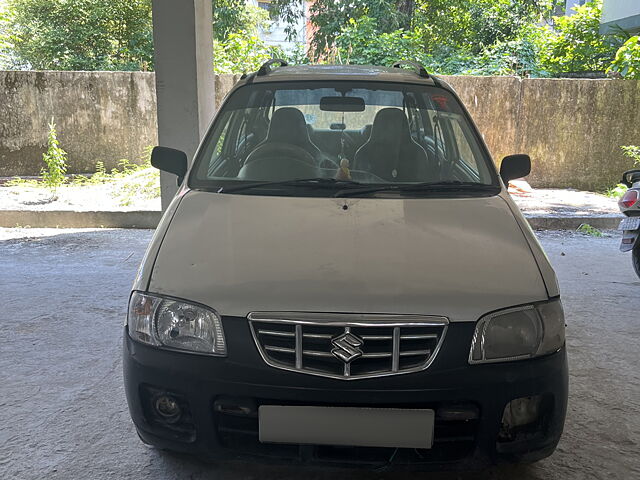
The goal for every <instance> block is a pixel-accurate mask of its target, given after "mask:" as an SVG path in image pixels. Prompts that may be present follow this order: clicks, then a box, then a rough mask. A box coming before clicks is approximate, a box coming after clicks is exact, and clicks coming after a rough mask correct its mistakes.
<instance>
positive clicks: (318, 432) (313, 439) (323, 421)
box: [258, 405, 435, 448]
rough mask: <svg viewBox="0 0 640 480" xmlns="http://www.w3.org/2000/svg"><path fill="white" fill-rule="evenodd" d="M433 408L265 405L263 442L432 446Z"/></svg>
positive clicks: (260, 416)
mask: <svg viewBox="0 0 640 480" xmlns="http://www.w3.org/2000/svg"><path fill="white" fill-rule="evenodd" d="M434 417H435V415H434V411H433V410H411V409H395V408H350V407H304V406H302V407H298V406H294V407H292V406H279V405H263V406H261V407H260V408H259V409H258V421H259V426H260V441H261V442H263V443H296V444H306V445H341V446H353V447H394V448H431V446H432V444H433V424H434Z"/></svg>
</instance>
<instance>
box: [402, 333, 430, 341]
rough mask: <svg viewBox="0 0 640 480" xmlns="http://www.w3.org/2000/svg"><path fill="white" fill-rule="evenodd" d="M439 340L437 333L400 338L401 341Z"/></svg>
mask: <svg viewBox="0 0 640 480" xmlns="http://www.w3.org/2000/svg"><path fill="white" fill-rule="evenodd" d="M434 338H438V335H437V334H435V333H428V334H425V335H402V336H400V340H428V339H434Z"/></svg>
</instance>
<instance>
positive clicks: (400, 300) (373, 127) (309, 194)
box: [124, 61, 568, 468]
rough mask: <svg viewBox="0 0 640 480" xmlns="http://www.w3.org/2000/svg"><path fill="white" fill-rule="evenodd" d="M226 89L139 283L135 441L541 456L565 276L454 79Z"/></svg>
mask: <svg viewBox="0 0 640 480" xmlns="http://www.w3.org/2000/svg"><path fill="white" fill-rule="evenodd" d="M274 63H275V61H272V62H269V63H268V64H266V65H264V66H263V68H261V69H260V71H259V72H257V73H254V74H251V75H248V76H245V77H244V78H243V79H242V80H241V81H239V82H238V84H237V85H236V86H235V87H234V88H233V90H232V91H231V92H230V93H229V95H228V96H227V98H226V100H225V102H224V104H223V105H222V107H221V108H220V109H219V111H218V113H217V115H216V116H215V119H214V121H213V123H212V125H211V127H210V129H209V131H208V133H207V134H206V136H205V138H204V140H203V141H202V144H201V145H200V148H199V150H198V152H197V153H196V155H195V158H194V159H193V162H192V163H191V164H190V166H188V162H187V158H186V156H185V154H184V153H182V152H178V151H176V150H172V149H170V148H165V147H156V149H155V150H154V153H153V163H154V165H155V166H157V167H158V168H160V169H162V170H165V171H168V172H172V173H175V174H176V175H177V176H178V180H179V183H180V187H179V191H178V193H177V195H176V196H175V198H174V199H173V202H172V203H171V205H170V207H169V208H168V210H167V211H166V212H165V214H164V216H163V218H162V221H161V223H160V225H159V227H158V229H157V231H156V233H155V236H154V238H153V241H152V242H151V245H150V246H149V249H148V251H147V253H146V256H145V258H144V261H143V263H142V266H141V268H140V271H139V274H138V276H137V278H136V280H135V283H134V286H133V291H132V294H131V299H130V305H129V313H128V319H127V324H126V328H125V334H124V345H125V348H124V377H125V385H126V392H127V397H128V402H129V408H130V411H131V417H132V419H133V421H134V423H135V426H136V428H137V430H138V433H139V435H140V437H141V438H142V440H143V441H144V442H147V443H149V444H152V445H155V446H158V447H160V448H166V449H171V450H177V451H183V452H190V453H194V454H200V455H206V456H210V457H213V458H217V459H232V458H244V457H248V458H256V457H262V458H267V459H268V458H271V459H276V460H285V461H287V462H291V461H300V462H306V463H309V462H318V463H334V464H346V465H353V464H358V465H365V466H379V465H389V464H393V465H402V464H405V465H410V466H413V467H426V468H432V467H436V468H441V467H444V468H472V467H478V466H483V465H487V464H490V463H495V462H499V461H533V460H537V459H540V458H543V457H546V456H548V455H550V454H551V453H552V452H553V450H554V449H555V447H556V445H557V443H558V440H559V438H560V435H561V433H562V429H563V424H564V418H565V411H566V407H567V382H568V380H567V379H568V373H567V359H566V351H565V321H564V315H563V310H562V304H561V301H560V292H559V289H558V284H557V281H556V276H555V274H554V272H553V269H552V268H551V266H550V264H549V261H548V259H547V257H546V256H545V254H544V252H543V251H542V249H541V247H540V245H539V243H538V241H537V240H536V237H535V236H534V234H533V232H532V230H531V229H530V227H529V225H528V224H527V222H526V220H525V219H524V218H523V216H522V214H521V213H520V211H519V210H518V207H517V206H516V205H515V204H514V202H513V201H512V200H511V198H510V196H509V194H508V193H507V189H506V186H505V185H506V184H507V183H508V181H509V180H510V179H513V178H519V177H522V176H525V175H527V174H528V173H529V170H530V161H529V157H527V156H526V155H512V156H510V157H506V158H505V159H504V160H503V162H502V165H501V169H500V173H499V174H498V172H497V171H496V168H495V167H494V164H493V161H492V159H491V157H490V154H489V152H488V150H487V147H486V146H485V144H484V142H483V140H482V137H481V135H480V134H479V132H478V131H477V129H476V127H475V126H474V124H473V122H472V120H471V118H470V117H469V114H468V113H467V111H466V110H465V108H464V107H463V105H462V104H461V102H460V100H459V99H458V97H457V96H456V94H455V93H454V91H453V90H452V89H451V88H450V87H449V86H448V85H447V84H446V83H444V82H443V81H442V80H440V79H438V78H437V77H434V76H431V75H429V74H428V73H427V72H426V71H424V69H423V68H421V67H420V66H415V69H405V68H395V67H400V66H401V65H400V64H398V65H396V66H394V67H392V68H382V67H357V66H344V65H336V66H332V65H323V66H300V67H288V66H282V67H280V68H273V64H274Z"/></svg>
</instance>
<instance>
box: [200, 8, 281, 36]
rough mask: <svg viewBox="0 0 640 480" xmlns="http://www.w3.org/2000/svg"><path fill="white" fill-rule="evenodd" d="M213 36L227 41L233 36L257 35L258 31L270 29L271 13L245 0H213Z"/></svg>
mask: <svg viewBox="0 0 640 480" xmlns="http://www.w3.org/2000/svg"><path fill="white" fill-rule="evenodd" d="M212 2H213V35H214V38H215V39H216V40H218V41H222V42H224V41H226V40H227V39H228V38H229V35H231V34H245V33H246V34H249V35H256V34H257V32H258V29H260V28H268V23H269V22H268V21H269V13H268V12H267V11H266V10H263V9H262V8H258V7H255V6H253V5H251V4H248V3H247V2H246V1H245V0H212Z"/></svg>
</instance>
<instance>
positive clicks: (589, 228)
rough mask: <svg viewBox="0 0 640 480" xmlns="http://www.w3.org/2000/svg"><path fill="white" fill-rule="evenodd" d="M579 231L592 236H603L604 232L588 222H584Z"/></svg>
mask: <svg viewBox="0 0 640 480" xmlns="http://www.w3.org/2000/svg"><path fill="white" fill-rule="evenodd" d="M577 231H578V232H580V233H584V234H585V235H589V236H590V237H602V236H604V234H603V233H602V232H601V231H600V230H598V229H597V228H596V227H592V226H591V225H589V224H588V223H583V224H582V225H580V226H579V227H578V230H577Z"/></svg>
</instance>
